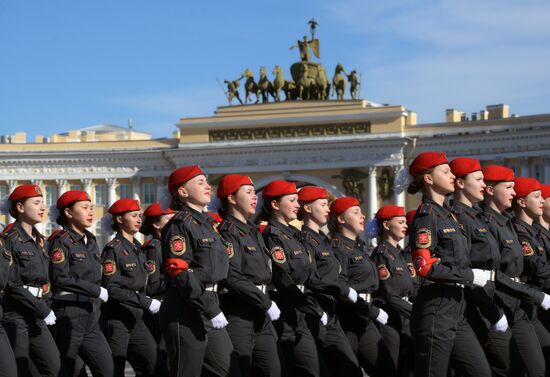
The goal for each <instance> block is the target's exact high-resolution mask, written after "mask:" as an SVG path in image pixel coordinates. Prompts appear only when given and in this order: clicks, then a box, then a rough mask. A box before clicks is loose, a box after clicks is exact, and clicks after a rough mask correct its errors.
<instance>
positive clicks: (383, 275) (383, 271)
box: [378, 264, 391, 280]
mask: <svg viewBox="0 0 550 377" xmlns="http://www.w3.org/2000/svg"><path fill="white" fill-rule="evenodd" d="M390 276H391V274H390V271H389V270H388V268H387V267H386V265H385V264H381V265H380V266H378V277H379V278H380V280H386V279H387V278H389V277H390Z"/></svg>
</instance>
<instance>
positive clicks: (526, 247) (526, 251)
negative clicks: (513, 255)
mask: <svg viewBox="0 0 550 377" xmlns="http://www.w3.org/2000/svg"><path fill="white" fill-rule="evenodd" d="M521 249H522V250H523V256H524V257H530V256H531V255H533V254H534V253H535V251H534V250H533V247H532V246H531V244H530V243H529V241H523V242H522V243H521Z"/></svg>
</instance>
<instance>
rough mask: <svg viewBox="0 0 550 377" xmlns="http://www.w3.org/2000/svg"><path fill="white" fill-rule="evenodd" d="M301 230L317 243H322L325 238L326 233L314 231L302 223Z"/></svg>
mask: <svg viewBox="0 0 550 377" xmlns="http://www.w3.org/2000/svg"><path fill="white" fill-rule="evenodd" d="M302 232H304V233H307V234H308V235H310V236H311V237H313V239H315V241H317V242H318V243H322V242H323V241H324V240H326V239H327V236H326V234H324V233H323V232H322V231H321V230H319V231H318V232H316V231H314V230H313V229H311V228H310V227H308V226H306V225H302Z"/></svg>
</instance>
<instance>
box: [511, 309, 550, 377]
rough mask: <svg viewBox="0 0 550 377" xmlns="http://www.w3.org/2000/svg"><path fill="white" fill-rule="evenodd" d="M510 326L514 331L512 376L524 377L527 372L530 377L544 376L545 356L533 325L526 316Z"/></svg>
mask: <svg viewBox="0 0 550 377" xmlns="http://www.w3.org/2000/svg"><path fill="white" fill-rule="evenodd" d="M521 312H523V311H521ZM523 314H524V313H523ZM510 325H511V329H512V343H511V354H512V358H511V360H512V366H511V373H510V375H511V376H522V375H524V374H525V372H527V375H528V376H529V377H542V376H544V375H545V371H546V365H545V361H544V354H543V352H542V347H541V345H540V342H539V339H538V338H537V332H536V330H535V328H534V327H533V323H532V322H531V321H530V320H528V319H527V318H525V316H524V318H519V319H516V320H515V321H514V322H511V323H510Z"/></svg>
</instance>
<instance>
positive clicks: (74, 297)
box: [54, 291, 96, 302]
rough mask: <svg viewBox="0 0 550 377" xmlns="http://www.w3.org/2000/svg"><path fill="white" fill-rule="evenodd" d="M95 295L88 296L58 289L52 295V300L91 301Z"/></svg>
mask: <svg viewBox="0 0 550 377" xmlns="http://www.w3.org/2000/svg"><path fill="white" fill-rule="evenodd" d="M95 299H96V297H90V296H88V295H81V294H78V293H73V292H66V291H60V292H58V294H57V295H56V296H55V297H54V300H60V301H71V302H93V301H94V300H95Z"/></svg>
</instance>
